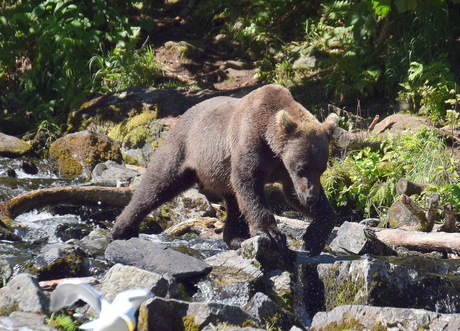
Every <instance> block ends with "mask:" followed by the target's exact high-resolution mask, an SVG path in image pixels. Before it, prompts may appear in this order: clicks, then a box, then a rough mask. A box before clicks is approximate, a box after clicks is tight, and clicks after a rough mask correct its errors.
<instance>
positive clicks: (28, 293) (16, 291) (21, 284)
mask: <svg viewBox="0 0 460 331" xmlns="http://www.w3.org/2000/svg"><path fill="white" fill-rule="evenodd" d="M48 305H49V300H48V298H47V296H46V295H45V294H44V293H43V291H42V290H41V288H40V286H39V285H38V281H37V279H36V278H35V277H34V276H31V275H29V274H19V275H17V276H16V277H14V278H13V279H12V280H11V281H10V282H8V284H7V285H6V286H5V287H2V288H1V289H0V311H2V313H4V314H10V313H12V312H13V311H22V312H29V313H46V312H47V307H48Z"/></svg>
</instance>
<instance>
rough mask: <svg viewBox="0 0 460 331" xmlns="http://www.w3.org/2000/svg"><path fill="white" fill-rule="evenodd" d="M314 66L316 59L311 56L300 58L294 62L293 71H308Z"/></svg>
mask: <svg viewBox="0 0 460 331" xmlns="http://www.w3.org/2000/svg"><path fill="white" fill-rule="evenodd" d="M315 66H316V57H315V56H313V55H310V56H304V57H300V58H298V59H297V60H295V61H294V63H293V65H292V68H293V69H310V68H314V67H315Z"/></svg>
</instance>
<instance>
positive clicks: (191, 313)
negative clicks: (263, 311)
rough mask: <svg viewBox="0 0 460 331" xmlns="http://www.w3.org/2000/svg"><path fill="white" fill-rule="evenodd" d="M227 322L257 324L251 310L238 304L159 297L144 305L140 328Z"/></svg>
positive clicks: (196, 327) (188, 327)
mask: <svg viewBox="0 0 460 331" xmlns="http://www.w3.org/2000/svg"><path fill="white" fill-rule="evenodd" d="M223 323H225V324H230V325H234V326H243V325H255V321H254V320H253V318H252V317H251V316H250V315H249V314H247V313H245V312H244V311H243V310H242V309H241V308H238V307H235V306H230V305H225V304H220V303H202V302H186V301H180V300H174V299H163V298H160V297H155V298H153V299H151V300H148V301H147V302H146V303H145V304H143V305H142V306H141V308H140V310H139V320H138V327H137V329H138V330H139V331H147V330H164V331H169V330H170V331H176V330H202V329H203V328H204V327H206V326H208V325H210V324H212V325H219V324H223Z"/></svg>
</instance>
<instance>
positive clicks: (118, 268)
mask: <svg viewBox="0 0 460 331" xmlns="http://www.w3.org/2000/svg"><path fill="white" fill-rule="evenodd" d="M173 284H174V283H173ZM137 288H139V289H146V290H150V291H152V293H153V294H154V295H155V296H160V297H165V296H166V295H167V294H168V293H169V292H170V282H169V281H168V280H167V279H166V278H165V277H163V276H161V275H159V274H157V273H154V272H151V271H147V270H143V269H139V268H136V267H133V266H126V265H122V264H115V265H114V266H113V267H112V268H110V270H109V271H108V272H107V273H106V274H105V275H104V277H103V278H102V280H101V285H100V287H99V292H100V293H101V295H102V296H104V298H106V299H107V300H109V301H110V302H112V301H113V299H114V298H115V296H116V295H117V294H118V293H120V292H123V291H126V290H129V289H137ZM172 291H175V289H172Z"/></svg>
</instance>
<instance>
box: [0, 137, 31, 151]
mask: <svg viewBox="0 0 460 331" xmlns="http://www.w3.org/2000/svg"><path fill="white" fill-rule="evenodd" d="M31 150H32V146H31V145H30V144H29V143H27V142H25V141H24V140H21V139H19V138H16V137H13V136H8V135H6V134H3V133H1V132H0V156H7V157H18V156H22V155H25V154H27V153H29V152H30V151H31Z"/></svg>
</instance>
